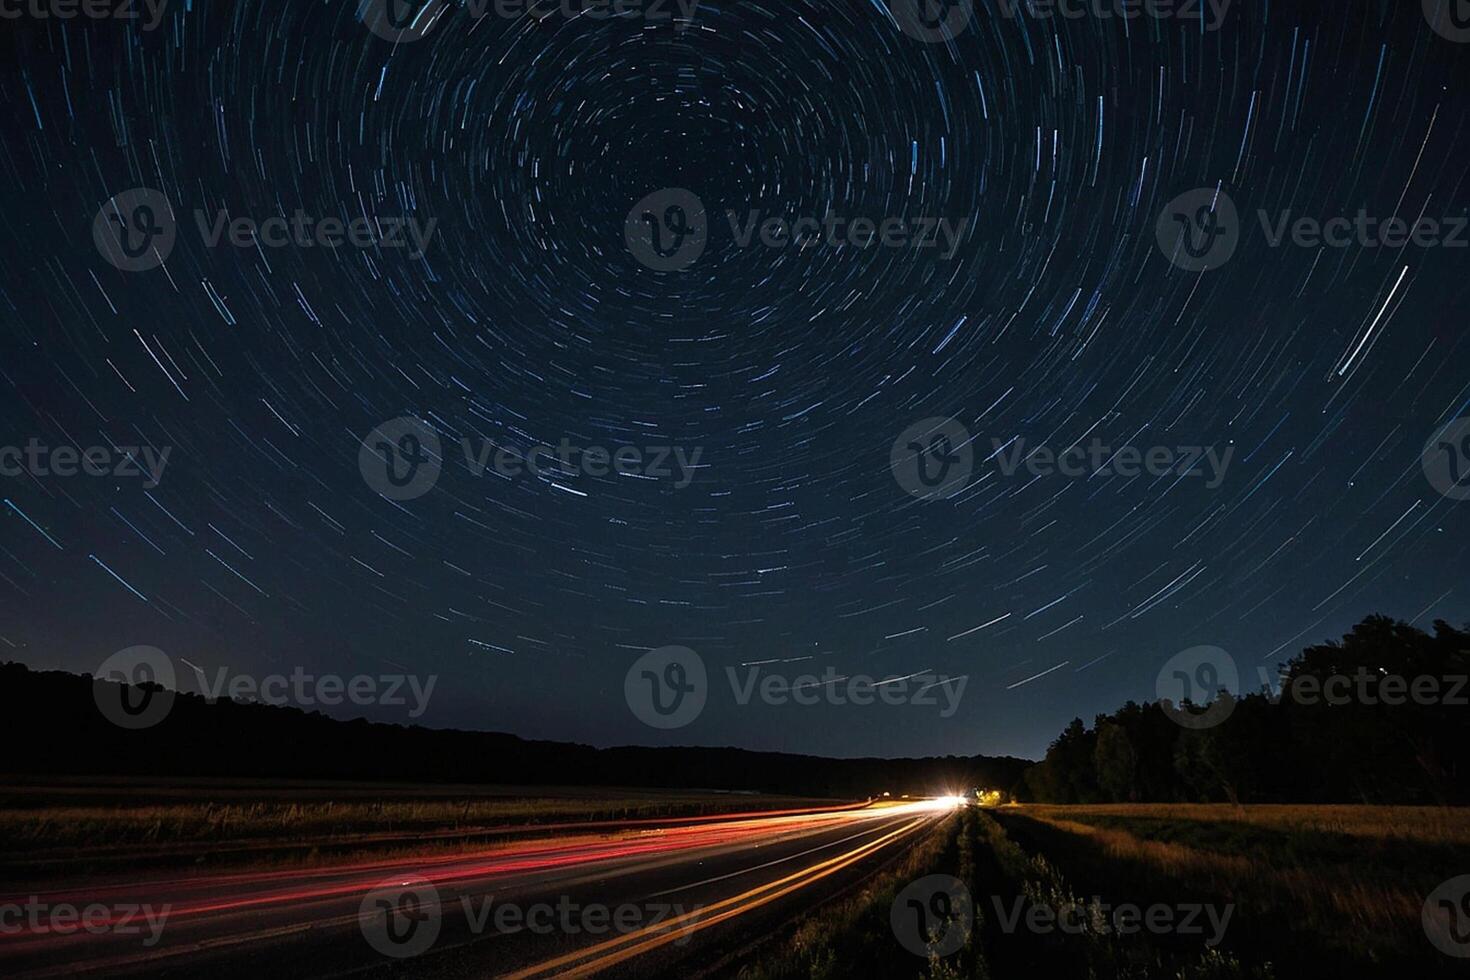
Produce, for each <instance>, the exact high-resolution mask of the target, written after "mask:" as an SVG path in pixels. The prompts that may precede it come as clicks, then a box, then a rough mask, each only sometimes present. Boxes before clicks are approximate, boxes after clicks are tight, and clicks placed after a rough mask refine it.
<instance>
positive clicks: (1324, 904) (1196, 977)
mask: <svg viewBox="0 0 1470 980" xmlns="http://www.w3.org/2000/svg"><path fill="white" fill-rule="evenodd" d="M1467 872H1470V811H1466V810H1465V809H1463V808H1413V807H1360V806H1321V807H1318V806H1248V807H1244V808H1236V807H1231V806H1226V805H1220V806H1215V805H1106V806H1009V807H1000V808H987V809H979V808H970V809H967V810H966V811H965V812H964V813H963V814H962V816H961V820H960V821H957V826H956V828H955V829H954V830H953V832H952V834H951V836H950V838H949V839H948V840H947V841H946V842H945V844H944V845H943V847H942V848H941V847H939V846H938V845H935V844H931V845H930V846H929V848H928V849H927V850H926V851H925V852H923V853H922V854H921V853H918V852H915V854H914V855H913V857H912V859H911V860H910V861H909V862H908V863H907V864H906V865H905V866H904V867H903V868H901V869H899V870H898V871H897V872H895V873H892V874H890V876H889V878H887V879H885V880H883V881H879V882H875V883H873V884H872V885H871V886H870V888H869V889H868V892H867V893H866V894H867V895H868V898H869V900H870V905H869V906H868V907H866V908H863V909H859V910H857V911H853V910H851V909H849V910H847V911H846V912H842V911H841V910H840V909H839V910H836V911H834V910H830V909H829V910H827V911H819V912H814V913H813V914H812V915H810V916H808V917H806V918H805V919H803V920H802V921H801V922H799V923H797V924H795V925H793V926H792V927H791V929H790V931H789V934H788V935H787V936H785V937H783V938H781V939H780V940H778V941H777V942H776V943H773V944H772V945H771V946H770V947H769V948H768V949H767V950H765V951H764V952H763V953H762V954H761V956H760V958H759V961H758V962H757V963H755V964H753V965H752V966H750V967H749V968H748V969H747V971H746V976H747V977H748V978H751V980H767V978H783V980H794V978H797V977H812V978H815V977H820V976H827V975H842V976H873V977H877V976H890V977H891V976H913V977H919V976H923V977H1012V976H1028V975H1033V974H1035V975H1056V976H1078V977H1094V978H1097V980H1110V978H1113V980H1119V978H1140V980H1141V978H1161V980H1181V978H1182V980H1206V978H1208V980H1225V978H1271V977H1279V978H1286V977H1292V978H1313V977H1322V978H1329V977H1330V978H1334V980H1336V978H1341V977H1353V978H1359V977H1385V978H1387V977H1398V976H1415V977H1439V976H1446V977H1448V976H1456V975H1464V974H1463V970H1464V965H1465V960H1463V959H1455V958H1452V957H1450V956H1448V955H1446V954H1445V953H1443V952H1441V951H1440V950H1438V949H1436V948H1435V947H1434V945H1433V944H1432V943H1431V942H1430V941H1429V938H1428V937H1427V935H1426V932H1425V928H1424V926H1423V924H1422V922H1421V910H1422V909H1423V907H1424V904H1425V899H1426V897H1427V896H1428V895H1429V893H1430V892H1431V891H1432V890H1433V889H1434V888H1435V887H1436V886H1437V885H1438V884H1440V883H1441V882H1442V881H1444V880H1445V879H1447V878H1450V877H1453V876H1455V875H1458V874H1464V873H1467ZM934 874H944V875H950V876H953V877H955V878H957V879H959V880H960V881H961V882H963V885H964V888H965V889H967V890H968V892H969V894H970V896H971V898H972V900H973V912H974V917H973V922H974V926H973V931H972V932H971V934H970V935H969V937H968V941H967V942H966V943H965V945H964V947H963V948H962V949H960V950H958V951H956V952H953V953H951V954H949V955H947V956H945V957H943V958H937V959H934V960H932V961H931V962H929V963H925V962H924V960H923V959H922V958H920V957H917V956H912V955H908V956H906V957H904V956H900V957H899V958H898V960H897V962H896V963H895V962H894V956H893V953H894V950H895V949H896V948H897V945H898V944H897V942H896V941H895V937H894V933H893V932H892V930H891V929H890V928H889V907H888V903H890V902H892V900H893V896H894V895H895V894H897V893H898V892H899V891H900V889H902V888H903V886H904V885H905V884H907V883H908V882H909V881H914V880H918V879H921V878H923V877H924V876H927V875H934ZM1127 907H1133V908H1136V909H1137V910H1139V912H1141V913H1142V916H1143V918H1144V920H1145V923H1146V917H1147V915H1148V914H1149V912H1150V910H1151V909H1152V910H1155V911H1157V913H1158V914H1159V915H1160V919H1159V920H1158V922H1159V925H1156V926H1155V925H1148V924H1143V925H1142V926H1140V927H1137V928H1132V929H1125V928H1122V926H1123V925H1124V924H1126V923H1127V922H1128V921H1129V920H1128V919H1127V917H1126V916H1124V914H1123V913H1122V911H1121V909H1123V908H1127ZM1066 910H1074V912H1073V914H1074V918H1073V920H1072V921H1073V924H1074V925H1075V928H1071V929H1063V928H1061V927H1060V926H1059V925H1058V924H1056V921H1053V919H1052V918H1051V917H1052V916H1053V915H1055V914H1058V913H1060V912H1063V911H1066ZM1058 921H1059V920H1058ZM1186 923H1189V924H1188V925H1186ZM831 950H843V951H847V950H858V951H860V952H861V951H867V952H862V953H861V955H856V956H849V957H846V960H850V962H846V961H844V962H843V963H842V964H840V965H841V967H842V968H841V969H840V970H839V971H838V972H837V973H830V972H828V971H829V967H831V966H833V962H832V957H831V954H830V951H831ZM885 950H886V955H880V954H881V953H882V952H883V951H885ZM874 951H877V952H874ZM880 963H881V964H882V966H881V967H880V966H879V965H878V964H880Z"/></svg>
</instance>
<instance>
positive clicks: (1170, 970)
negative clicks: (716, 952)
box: [739, 807, 1275, 980]
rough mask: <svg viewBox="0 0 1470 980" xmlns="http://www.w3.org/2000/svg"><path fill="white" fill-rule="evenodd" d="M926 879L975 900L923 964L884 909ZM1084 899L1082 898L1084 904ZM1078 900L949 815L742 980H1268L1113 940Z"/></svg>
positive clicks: (987, 826) (1024, 856)
mask: <svg viewBox="0 0 1470 980" xmlns="http://www.w3.org/2000/svg"><path fill="white" fill-rule="evenodd" d="M930 875H948V876H952V877H953V878H955V879H958V880H959V882H961V883H963V885H964V887H965V888H966V889H968V891H969V893H970V896H971V897H972V899H973V916H974V918H973V927H972V929H971V931H970V932H969V935H968V938H967V941H966V942H965V943H964V945H963V947H962V948H960V949H958V950H957V951H955V952H953V953H951V954H950V955H947V956H944V957H942V958H939V957H931V958H930V959H929V960H928V961H927V962H926V961H925V960H924V959H923V958H921V957H918V956H916V955H914V954H913V953H911V952H909V951H908V950H907V949H905V948H904V946H903V945H902V943H901V942H900V941H899V940H898V939H897V938H896V936H895V932H894V927H893V925H892V919H891V914H892V909H893V906H894V903H895V899H897V898H899V896H900V893H901V892H902V891H903V889H904V887H905V886H906V885H908V884H909V883H910V882H915V881H918V880H919V879H923V878H926V877H928V876H930ZM1089 894H1091V893H1089ZM1111 897H1112V896H1110V895H1109V894H1108V893H1107V892H1103V893H1101V895H1100V896H1099V898H1097V899H1094V898H1092V897H1089V898H1082V897H1081V896H1079V895H1078V893H1077V891H1076V889H1075V888H1074V887H1073V886H1072V884H1071V883H1070V882H1069V880H1068V879H1067V877H1066V876H1065V875H1064V874H1063V873H1062V871H1061V870H1059V868H1058V866H1057V865H1056V864H1055V863H1053V862H1052V861H1051V860H1049V859H1048V858H1047V857H1046V856H1044V855H1042V854H1040V853H1032V852H1029V851H1028V850H1026V849H1025V848H1023V847H1022V846H1021V845H1020V844H1018V843H1017V842H1016V841H1015V840H1013V839H1012V838H1011V837H1010V835H1009V834H1008V833H1007V832H1006V829H1005V828H1004V827H1003V826H1002V825H1001V823H999V822H998V821H997V820H996V819H994V817H993V816H992V815H991V812H990V811H986V810H982V809H980V808H976V807H969V808H965V809H964V810H962V811H960V812H959V813H957V814H956V815H955V816H954V817H953V818H952V819H951V820H950V821H949V822H948V823H947V824H946V825H945V827H944V828H943V830H942V831H941V832H939V833H936V834H935V835H933V836H932V837H931V838H929V839H928V840H927V841H925V842H924V843H923V844H921V845H919V846H917V847H915V848H914V849H913V850H912V851H911V852H910V853H909V854H908V855H907V856H906V857H905V858H904V859H903V861H902V862H901V863H900V864H898V865H896V866H894V867H893V868H891V869H889V870H888V871H887V872H885V873H883V874H881V875H880V876H878V877H877V878H876V879H874V880H872V881H870V882H869V883H868V884H867V885H866V886H865V887H864V888H863V890H862V891H861V892H860V893H858V894H856V895H854V896H852V897H850V898H849V899H847V900H845V901H841V902H837V903H833V904H832V905H830V906H827V907H823V908H820V909H817V910H815V911H813V912H812V913H810V914H808V915H807V916H805V917H803V918H802V919H801V920H800V921H799V922H798V923H797V925H796V928H795V930H794V932H793V933H792V934H791V935H790V936H789V937H787V938H783V939H781V940H779V941H774V942H773V943H772V944H770V946H769V948H767V949H765V950H763V951H762V953H761V955H760V958H759V959H758V961H757V962H756V963H755V964H754V965H752V966H748V967H747V968H745V969H744V970H742V971H741V972H740V974H739V976H740V980H836V978H847V977H855V978H868V977H871V978H885V980H894V978H915V980H990V978H1010V977H1029V976H1042V977H1052V976H1055V977H1069V978H1079V980H1272V978H1273V977H1274V976H1275V974H1274V973H1273V970H1272V968H1271V966H1270V965H1269V964H1267V963H1249V962H1242V960H1241V958H1239V957H1237V956H1236V955H1235V954H1234V953H1233V952H1231V951H1229V950H1228V949H1225V948H1223V947H1217V946H1211V945H1207V944H1206V942H1205V941H1204V937H1203V936H1196V935H1180V934H1167V933H1157V932H1151V931H1148V930H1142V929H1140V930H1136V931H1130V932H1120V931H1119V930H1117V929H1115V928H1111V927H1110V923H1111V922H1113V921H1115V920H1113V919H1110V918H1109V915H1110V912H1109V911H1108V909H1110V908H1111V906H1108V905H1101V904H1099V903H1100V902H1101V901H1105V900H1107V899H1110V898H1111ZM1062 909H1075V910H1077V913H1078V914H1077V915H1076V917H1075V918H1074V919H1073V920H1071V921H1072V922H1074V923H1075V924H1076V926H1077V928H1073V929H1062V928H1059V927H1057V928H1053V927H1046V926H1043V927H1040V928H1035V927H1032V926H1031V925H1030V924H1029V923H1030V922H1031V921H1032V920H1031V916H1032V914H1033V912H1045V911H1046V910H1053V911H1054V910H1062Z"/></svg>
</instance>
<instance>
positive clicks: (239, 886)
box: [0, 800, 953, 980]
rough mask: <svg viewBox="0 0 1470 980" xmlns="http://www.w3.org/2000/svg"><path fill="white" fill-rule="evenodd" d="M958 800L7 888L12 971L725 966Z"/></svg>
mask: <svg viewBox="0 0 1470 980" xmlns="http://www.w3.org/2000/svg"><path fill="white" fill-rule="evenodd" d="M952 806H953V801H949V800H926V801H916V802H903V803H897V804H879V805H864V806H856V807H830V808H819V809H805V810H787V811H779V812H776V813H762V814H735V815H725V816H720V817H711V818H703V817H701V818H682V819H668V820H662V821H639V822H637V823H636V824H630V825H628V826H626V827H623V828H616V829H609V828H607V827H606V825H598V826H597V827H595V828H592V827H589V828H585V829H582V828H578V827H576V826H575V825H572V826H566V827H562V828H561V829H560V830H558V831H557V833H556V835H555V836H552V837H542V838H539V839H535V840H521V841H514V842H508V843H501V844H499V845H496V846H493V847H482V848H477V849H474V850H469V851H466V850H460V851H459V852H457V853H452V854H444V853H434V854H432V855H428V856H417V857H397V858H392V859H378V860H362V861H357V862H354V863H339V864H335V865H331V866H326V867H315V868H302V869H287V870H271V871H239V872H233V873H223V872H213V873H202V874H192V875H185V874H180V873H177V872H160V873H158V874H153V875H150V874H149V873H147V872H138V873H134V874H132V875H130V876H127V877H111V878H109V879H107V880H94V881H90V882H86V883H70V884H68V883H50V884H49V885H48V887H47V888H45V889H40V888H36V889H31V890H29V891H25V890H17V889H13V888H7V889H6V890H5V892H4V894H5V897H4V898H0V975H3V976H7V977H50V976H71V975H77V974H81V975H87V974H93V975H104V974H105V975H108V976H129V975H144V974H146V975H148V976H150V977H159V976H162V977H180V978H182V977H190V978H194V977H208V978H210V980H229V978H233V977H237V976H238V977H250V978H251V980H257V978H259V977H262V976H268V977H272V978H275V977H296V976H301V977H308V976H309V977H322V976H365V977H373V976H392V977H411V978H425V980H435V978H461V977H488V976H503V977H509V978H515V980H536V978H541V977H551V976H558V977H561V976H567V977H579V976H592V975H597V976H602V977H620V976H628V977H633V976H637V977H655V976H660V975H669V976H680V977H697V976H701V975H711V974H718V973H721V972H724V971H725V970H727V969H728V968H729V967H730V965H731V964H732V963H734V962H736V961H737V960H738V959H739V958H740V957H741V956H742V955H744V954H746V953H748V952H749V950H750V949H751V947H752V946H753V945H754V944H755V943H756V942H758V941H759V940H760V939H761V938H763V937H765V936H768V935H770V934H771V933H772V932H773V931H775V930H776V929H777V928H778V927H780V926H782V925H784V924H786V923H789V922H790V921H791V920H792V919H793V918H794V917H795V916H796V915H797V914H799V913H800V912H802V911H804V910H806V909H809V908H812V907H814V906H816V905H818V904H821V903H822V902H823V901H825V900H828V899H830V898H832V897H833V896H835V895H839V894H841V893H842V892H844V891H845V890H847V889H849V888H851V887H852V886H853V885H855V884H856V883H858V882H861V881H862V880H864V879H865V878H867V877H868V876H870V875H871V874H873V873H874V872H875V871H876V870H878V869H880V868H882V867H883V866H885V865H886V864H888V863H890V862H892V861H894V860H896V859H897V858H898V857H899V856H901V855H902V854H903V853H904V852H905V851H906V850H907V849H908V848H909V847H911V846H912V845H913V844H915V843H917V842H918V841H919V840H921V839H922V838H923V837H924V836H925V835H926V834H927V833H929V832H930V831H932V830H934V829H935V828H936V827H937V825H938V823H939V822H940V821H941V820H942V819H943V817H944V816H945V814H946V813H948V812H949V811H950V809H951V808H952Z"/></svg>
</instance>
